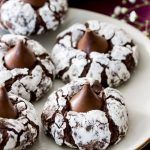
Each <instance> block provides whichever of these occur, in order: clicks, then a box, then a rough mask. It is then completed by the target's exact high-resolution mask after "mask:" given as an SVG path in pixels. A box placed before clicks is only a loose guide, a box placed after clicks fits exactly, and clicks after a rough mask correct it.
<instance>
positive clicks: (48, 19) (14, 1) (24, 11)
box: [0, 0, 68, 35]
mask: <svg viewBox="0 0 150 150" xmlns="http://www.w3.org/2000/svg"><path fill="white" fill-rule="evenodd" d="M67 9H68V6H67V1H66V0H57V1H56V0H49V1H47V2H45V4H44V5H43V6H42V7H40V8H38V9H35V8H34V7H32V6H31V5H30V4H29V3H25V2H24V1H23V0H9V1H5V0H4V1H3V2H2V4H1V9H0V18H1V26H3V28H5V29H8V30H9V31H10V32H11V33H14V34H20V35H31V34H41V33H43V32H45V31H46V30H50V29H52V30H56V29H57V27H58V25H59V24H61V23H62V22H63V21H64V18H65V14H66V12H67Z"/></svg>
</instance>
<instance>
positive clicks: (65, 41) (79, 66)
mask: <svg viewBox="0 0 150 150" xmlns="http://www.w3.org/2000/svg"><path fill="white" fill-rule="evenodd" d="M86 28H90V29H91V30H93V31H94V32H96V34H98V35H99V36H104V37H105V38H106V39H107V40H109V42H111V44H112V49H111V50H110V51H109V52H108V53H105V54H104V53H98V52H91V53H90V54H89V55H88V54H86V53H85V52H83V51H81V50H79V49H77V48H76V47H77V43H78V41H79V39H80V38H81V37H82V36H83V34H84V32H85V30H86ZM58 52H59V55H58ZM129 56H130V57H131V59H130V60H128V57H129ZM52 59H53V62H54V64H55V66H56V74H58V77H60V78H62V80H63V81H65V82H69V81H72V80H74V79H77V78H79V77H90V78H93V79H95V80H99V81H100V82H102V81H103V82H105V83H107V85H104V86H119V85H120V84H122V83H123V82H125V81H127V80H128V79H129V78H130V76H131V72H132V71H133V69H134V68H135V66H136V65H137V64H138V51H137V47H136V46H134V44H133V42H132V39H131V38H130V37H129V36H128V35H127V33H126V32H125V31H124V30H122V29H119V28H118V27H116V26H115V25H112V24H110V23H106V22H100V21H97V20H90V21H88V22H87V23H85V25H84V24H79V23H77V24H74V25H72V26H71V27H69V28H68V29H66V30H65V31H63V32H62V33H60V34H59V35H58V36H57V43H56V45H55V46H54V48H53V51H52ZM126 61H127V63H129V64H130V65H128V66H127V63H125V62H126ZM60 62H61V63H60ZM128 67H129V68H128ZM130 67H131V68H132V69H131V70H130ZM128 69H129V70H128ZM60 72H61V74H60ZM102 76H103V77H102Z"/></svg>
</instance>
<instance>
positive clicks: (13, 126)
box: [0, 94, 39, 150]
mask: <svg viewBox="0 0 150 150" xmlns="http://www.w3.org/2000/svg"><path fill="white" fill-rule="evenodd" d="M9 98H10V100H11V101H12V103H13V105H14V107H15V108H16V110H17V112H18V115H19V116H18V118H17V119H6V118H0V129H1V130H0V144H1V149H4V150H9V149H14V150H17V149H25V148H26V147H27V146H29V145H32V144H33V143H34V142H35V141H36V139H37V137H38V134H39V122H38V120H37V114H36V111H35V109H34V107H33V105H32V104H31V103H29V102H28V101H26V100H24V99H22V98H20V97H18V96H16V95H13V94H9ZM2 143H3V144H2Z"/></svg>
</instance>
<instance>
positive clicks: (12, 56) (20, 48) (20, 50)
mask: <svg viewBox="0 0 150 150" xmlns="http://www.w3.org/2000/svg"><path fill="white" fill-rule="evenodd" d="M4 60H5V65H6V67H7V68H8V69H15V68H31V67H32V66H33V65H34V64H35V62H36V57H35V55H34V54H33V52H32V51H31V50H30V49H28V48H27V47H26V46H25V45H24V43H23V41H19V42H18V43H17V44H16V45H15V46H14V47H13V48H12V49H10V50H9V51H8V52H7V53H6V55H5V58H4Z"/></svg>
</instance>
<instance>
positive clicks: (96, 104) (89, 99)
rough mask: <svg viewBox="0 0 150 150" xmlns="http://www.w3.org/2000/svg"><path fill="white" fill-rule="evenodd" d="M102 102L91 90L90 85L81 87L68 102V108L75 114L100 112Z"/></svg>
mask: <svg viewBox="0 0 150 150" xmlns="http://www.w3.org/2000/svg"><path fill="white" fill-rule="evenodd" d="M102 105H103V101H102V99H100V98H99V97H98V96H97V95H96V94H95V93H94V92H93V90H92V89H91V87H90V84H89V83H88V84H85V85H83V87H82V89H81V90H80V91H79V92H78V93H77V94H75V95H74V96H73V97H72V99H71V100H70V108H71V110H72V111H75V112H87V111H90V110H100V109H101V108H102Z"/></svg>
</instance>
